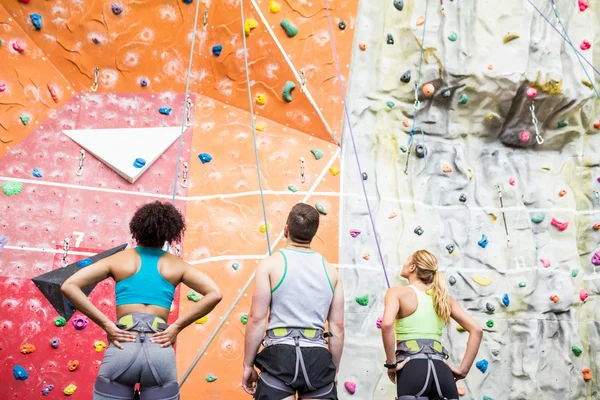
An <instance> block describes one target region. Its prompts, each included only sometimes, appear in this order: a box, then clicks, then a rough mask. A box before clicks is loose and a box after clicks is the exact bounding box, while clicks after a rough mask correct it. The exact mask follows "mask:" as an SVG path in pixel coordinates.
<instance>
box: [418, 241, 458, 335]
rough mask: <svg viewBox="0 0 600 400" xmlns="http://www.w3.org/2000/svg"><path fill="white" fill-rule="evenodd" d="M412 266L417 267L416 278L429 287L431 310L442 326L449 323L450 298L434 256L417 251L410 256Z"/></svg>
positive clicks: (425, 251)
mask: <svg viewBox="0 0 600 400" xmlns="http://www.w3.org/2000/svg"><path fill="white" fill-rule="evenodd" d="M412 258H413V264H414V265H415V266H416V267H417V270H416V272H417V277H418V278H419V279H420V280H421V281H422V282H423V283H425V284H426V285H429V286H431V292H432V298H433V308H434V309H435V312H436V313H437V315H438V316H439V317H440V319H441V320H442V323H443V324H444V325H448V324H449V323H450V298H449V295H448V284H447V283H446V278H445V277H444V274H443V273H442V272H440V271H439V270H438V260H437V258H436V256H434V255H433V254H432V253H430V252H428V251H427V250H419V251H417V252H415V253H414V254H413V255H412Z"/></svg>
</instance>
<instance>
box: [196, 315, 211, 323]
mask: <svg viewBox="0 0 600 400" xmlns="http://www.w3.org/2000/svg"><path fill="white" fill-rule="evenodd" d="M207 322H208V315H205V316H204V317H202V318H198V319H197V320H196V323H197V324H201V325H204V324H205V323H207Z"/></svg>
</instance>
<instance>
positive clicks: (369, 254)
mask: <svg viewBox="0 0 600 400" xmlns="http://www.w3.org/2000/svg"><path fill="white" fill-rule="evenodd" d="M362 258H363V259H364V260H367V261H369V259H370V258H371V253H369V252H368V251H367V252H366V253H365V254H363V257H362Z"/></svg>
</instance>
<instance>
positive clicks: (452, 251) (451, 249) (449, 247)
mask: <svg viewBox="0 0 600 400" xmlns="http://www.w3.org/2000/svg"><path fill="white" fill-rule="evenodd" d="M446 250H448V253H449V254H452V253H454V245H453V244H449V245H446Z"/></svg>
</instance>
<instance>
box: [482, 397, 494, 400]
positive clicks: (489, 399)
mask: <svg viewBox="0 0 600 400" xmlns="http://www.w3.org/2000/svg"><path fill="white" fill-rule="evenodd" d="M483 400H494V399H492V398H491V397H490V396H483Z"/></svg>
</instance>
